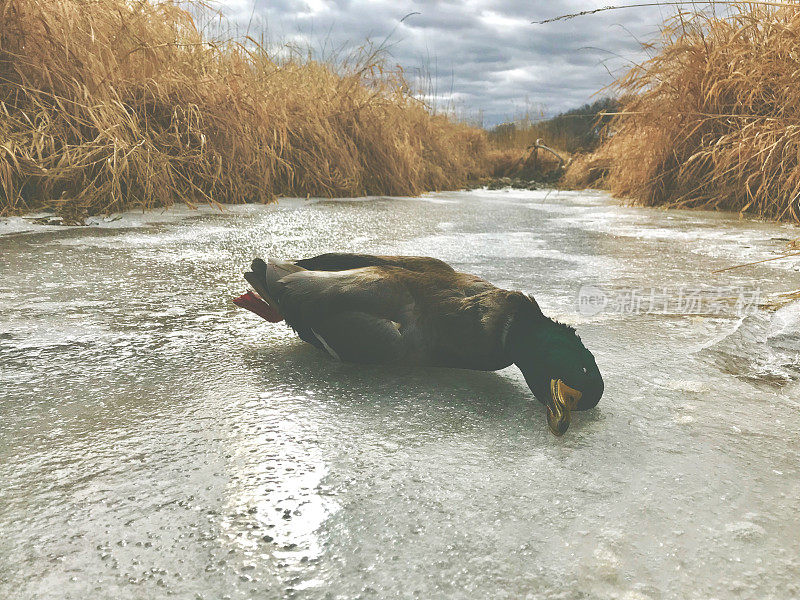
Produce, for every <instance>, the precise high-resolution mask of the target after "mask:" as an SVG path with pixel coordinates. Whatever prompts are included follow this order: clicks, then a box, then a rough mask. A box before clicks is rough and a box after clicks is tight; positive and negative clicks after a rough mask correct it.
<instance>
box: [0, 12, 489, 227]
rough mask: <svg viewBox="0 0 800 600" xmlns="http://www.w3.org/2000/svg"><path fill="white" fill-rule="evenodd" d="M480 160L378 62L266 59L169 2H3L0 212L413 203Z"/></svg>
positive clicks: (467, 139)
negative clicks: (299, 200)
mask: <svg viewBox="0 0 800 600" xmlns="http://www.w3.org/2000/svg"><path fill="white" fill-rule="evenodd" d="M485 153H486V137H485V133H484V132H482V131H480V130H478V129H476V128H472V127H468V126H466V125H461V124H457V123H453V122H451V121H450V120H448V119H446V118H444V117H436V116H432V115H431V114H430V112H429V111H428V110H427V109H426V107H425V106H423V105H422V104H421V103H420V102H419V101H417V100H416V99H415V98H414V97H413V95H412V93H411V91H410V90H409V88H408V86H407V85H406V83H405V82H404V80H403V78H402V74H401V73H398V72H387V71H385V70H384V69H383V66H382V64H381V62H380V57H376V56H375V55H369V54H367V55H365V56H363V57H362V58H361V60H359V61H356V62H355V63H351V65H350V66H349V67H345V68H339V69H335V68H333V67H331V66H330V65H326V64H321V63H319V62H315V61H313V60H299V59H290V60H283V61H281V60H277V59H275V58H274V57H273V56H271V55H270V54H269V53H268V52H267V51H266V49H265V48H263V47H261V46H259V45H257V44H255V43H254V42H253V41H252V40H249V41H248V42H247V43H244V44H243V43H236V42H232V41H227V42H224V41H223V42H213V41H209V40H206V39H204V37H203V36H202V35H201V33H200V32H199V31H198V28H197V27H196V26H195V23H194V21H193V19H192V17H191V15H190V14H189V12H187V11H186V10H183V9H182V8H181V7H179V6H178V5H177V4H175V3H173V2H159V1H155V0H59V1H58V2H54V1H52V0H0V214H10V213H20V212H24V211H28V210H31V209H38V208H42V207H47V208H55V209H57V210H60V211H61V212H64V213H70V212H72V213H76V214H85V213H97V212H107V211H116V210H121V209H125V208H131V207H145V208H149V207H154V206H164V205H169V204H171V203H173V202H176V201H183V202H186V203H187V204H190V205H192V204H195V203H198V202H219V203H229V202H230V203H233V202H252V201H258V202H268V201H271V200H273V199H274V198H276V197H277V196H281V195H302V196H305V195H309V194H310V195H318V196H355V195H362V194H404V195H405V194H408V195H414V194H418V193H420V192H422V191H425V190H437V189H444V188H454V187H459V186H461V185H463V184H464V183H465V182H466V181H467V179H468V178H470V177H472V176H477V175H481V174H483V172H484V170H485V169H486V164H485V160H486V159H485Z"/></svg>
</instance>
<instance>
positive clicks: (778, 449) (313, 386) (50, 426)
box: [0, 191, 800, 600]
mask: <svg viewBox="0 0 800 600" xmlns="http://www.w3.org/2000/svg"><path fill="white" fill-rule="evenodd" d="M3 227H5V229H4V231H5V235H3V236H1V237H0V274H2V277H0V367H1V368H0V416H1V417H2V420H0V482H1V483H2V485H0V532H1V534H2V535H0V597H3V598H24V599H27V598H59V599H60V598H65V599H67V598H73V599H81V600H82V599H85V598H114V599H127V598H131V599H133V598H137V599H138V598H157V597H165V596H170V597H174V598H181V599H184V598H185V599H196V598H205V599H209V600H212V599H221V598H231V599H239V598H279V597H287V598H312V599H316V598H319V599H323V598H325V599H327V598H331V599H333V598H395V597H398V598H404V597H408V598H423V599H428V598H543V599H545V598H546V599H548V600H549V599H554V598H561V599H573V598H574V599H579V598H619V599H627V600H641V599H648V598H650V599H653V600H657V599H667V598H675V599H695V598H697V599H711V598H718V599H722V598H758V599H773V598H774V599H788V598H795V597H797V596H798V595H800V474H799V473H798V469H800V443H798V439H800V393H799V392H800V383H799V382H798V379H799V378H800V372H799V371H798V353H799V352H800V342H798V338H799V337H800V309H799V308H798V305H789V306H786V307H784V308H782V309H781V310H780V311H778V312H768V311H765V310H757V311H755V312H752V311H751V312H750V313H749V314H747V315H744V316H742V317H741V318H740V316H739V314H738V311H737V310H735V309H734V307H733V306H728V307H726V308H724V309H723V310H721V311H716V313H717V314H705V315H697V314H695V315H681V314H669V315H662V314H649V315H648V314H628V313H626V312H624V311H622V312H614V311H611V310H609V309H606V310H604V311H601V312H597V313H596V314H586V311H584V313H581V312H580V311H579V310H578V305H577V303H576V298H577V296H578V293H579V290H580V289H581V287H582V286H585V285H588V286H599V287H605V288H608V289H614V290H620V289H626V288H637V289H645V290H647V289H653V288H665V287H666V288H670V289H673V290H676V289H679V288H680V289H684V288H686V287H689V288H692V287H694V288H702V289H704V290H705V291H706V292H708V291H709V290H711V289H714V288H715V286H726V287H727V286H730V287H733V288H736V287H740V286H748V287H749V286H752V285H753V283H754V282H758V284H759V285H760V287H761V293H762V295H763V296H767V295H768V294H770V293H772V292H785V291H788V290H795V289H798V288H800V272H798V264H800V263H798V262H796V261H795V262H793V261H792V260H784V261H776V262H771V263H764V264H761V265H757V266H753V267H748V268H744V269H739V270H734V271H729V272H725V273H720V274H712V273H711V271H713V270H714V269H717V268H721V267H725V266H729V265H731V264H735V263H737V262H744V261H748V260H759V259H762V258H768V257H770V256H773V255H774V253H775V252H778V251H780V250H781V249H782V248H783V246H784V245H785V243H786V238H791V237H797V236H798V232H797V230H796V229H791V228H788V227H785V226H778V225H770V224H763V223H755V222H748V221H739V220H737V219H735V218H732V217H729V216H723V215H719V214H710V213H699V212H665V211H658V210H648V209H634V208H625V207H620V206H617V205H615V204H614V203H613V202H612V201H610V200H609V199H608V198H607V197H606V196H604V195H602V194H597V193H556V192H551V193H544V192H516V191H496V192H487V191H476V192H462V193H447V194H436V195H431V196H428V197H425V198H421V199H381V198H378V199H366V200H360V201H349V202H348V201H337V202H302V201H290V202H286V203H284V204H282V205H280V206H270V207H263V206H246V207H234V208H231V209H229V210H227V211H226V212H224V213H219V212H214V211H212V210H203V211H201V212H187V211H185V210H183V209H176V210H172V211H167V212H165V213H150V214H148V215H141V214H139V215H135V214H132V215H125V216H124V217H123V218H121V219H118V220H102V219H101V220H98V222H97V224H96V226H93V227H88V228H87V227H83V228H56V227H49V228H48V227H38V226H30V225H29V224H26V222H25V221H23V220H20V219H17V220H12V221H6V223H5V224H4V225H0V230H3ZM331 250H339V251H360V252H381V253H404V254H428V255H432V256H438V257H441V258H443V259H445V260H448V261H450V262H451V263H453V264H454V265H455V266H456V267H459V268H461V269H462V270H466V271H470V272H474V273H477V274H479V275H482V276H484V277H486V278H488V279H490V280H492V281H494V282H496V283H498V284H500V285H503V286H507V287H511V288H517V289H522V290H525V291H528V292H532V293H534V294H535V296H536V297H537V299H538V300H539V302H540V304H541V305H542V307H543V309H544V310H545V311H546V312H547V313H548V314H551V315H553V316H556V317H558V318H559V319H562V320H565V321H568V322H573V323H575V324H577V326H578V331H579V333H580V334H581V336H582V337H583V339H584V341H585V342H586V345H587V346H588V347H589V348H590V349H592V350H593V351H594V353H595V354H596V356H597V361H598V363H599V365H600V368H601V369H602V371H603V373H604V376H605V380H606V395H605V397H604V398H603V400H602V402H601V403H600V405H599V407H598V408H597V409H595V410H594V411H591V412H589V413H583V414H579V415H577V416H576V417H575V418H574V419H573V425H572V427H571V428H570V430H569V431H568V433H567V435H565V436H564V437H563V438H561V439H556V438H554V437H553V436H552V435H550V434H549V433H548V431H547V427H546V425H545V420H544V415H543V410H542V408H541V406H540V405H539V404H538V403H537V402H535V401H532V396H531V394H530V392H529V391H528V389H527V387H526V386H525V384H524V381H523V379H522V377H521V375H520V374H519V373H518V372H517V371H516V370H515V368H513V367H512V368H510V369H507V370H505V371H502V372H499V373H477V372H465V371H457V370H436V369H417V370H414V369H408V368H376V367H363V366H357V365H350V364H342V363H337V362H333V361H331V360H329V359H328V358H326V356H325V355H323V354H321V353H320V352H318V351H317V350H316V349H314V348H313V347H311V346H308V345H305V344H303V343H301V342H300V341H299V340H298V339H296V338H295V337H294V336H293V335H292V334H291V333H290V331H289V330H288V329H287V328H286V327H285V326H284V325H283V324H280V325H270V324H268V323H266V322H264V321H260V320H259V319H258V318H257V317H255V316H254V315H252V314H250V313H248V312H245V311H243V310H239V309H236V308H234V306H233V305H232V304H231V302H230V299H231V297H232V296H234V295H237V294H239V293H241V292H242V291H244V289H245V287H246V286H245V285H244V281H243V280H242V277H241V274H242V271H243V270H244V269H245V267H246V266H247V265H248V263H249V261H250V259H251V258H252V257H253V256H254V255H261V256H263V255H266V254H272V255H275V256H278V257H298V256H309V255H313V254H316V253H320V252H325V251H331Z"/></svg>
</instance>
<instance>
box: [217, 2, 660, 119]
mask: <svg viewBox="0 0 800 600" xmlns="http://www.w3.org/2000/svg"><path fill="white" fill-rule="evenodd" d="M620 3H623V2H620ZM608 4H611V2H610V0H497V1H493V0H461V1H458V0H221V5H222V7H223V11H224V12H225V13H226V14H227V15H228V16H229V17H231V18H233V19H235V20H236V21H237V22H238V23H240V24H241V26H242V27H243V28H246V27H247V26H248V25H249V27H250V31H251V33H255V32H260V31H265V32H266V33H267V34H268V36H269V38H270V39H271V40H272V41H273V42H278V41H280V42H289V43H292V44H295V45H298V46H300V47H310V48H312V49H313V51H314V52H315V53H318V54H325V55H330V54H331V52H333V51H339V52H347V51H348V49H350V48H353V47H357V46H360V45H362V44H363V43H364V41H365V40H367V39H369V40H372V41H373V42H374V43H381V42H383V41H384V40H386V39H387V38H388V41H386V45H387V52H388V57H387V60H388V61H389V62H390V63H391V64H398V65H400V66H402V67H403V69H404V70H405V71H406V74H407V76H408V77H409V79H411V80H414V79H416V78H418V77H419V76H420V75H422V80H419V79H418V81H417V83H418V84H420V82H421V81H424V80H425V79H426V75H429V76H430V82H431V83H430V84H429V85H428V86H427V87H428V90H429V91H430V89H431V87H433V90H434V91H435V92H436V94H437V96H438V99H439V102H443V103H445V104H446V103H448V102H452V103H454V104H455V105H456V106H457V107H458V109H459V111H460V112H461V113H462V114H466V115H468V116H471V117H473V118H474V117H476V116H477V115H480V114H482V115H483V119H484V123H485V124H486V125H487V126H491V125H493V124H496V123H498V122H502V121H505V120H509V119H512V118H514V117H516V116H520V115H521V114H523V113H525V112H526V111H529V112H533V113H535V114H542V113H543V114H546V115H552V114H555V113H557V112H561V111H563V110H566V109H569V108H574V107H578V106H581V105H583V104H585V103H587V102H590V101H592V100H593V99H594V98H593V95H594V94H596V93H597V92H598V90H601V89H602V88H603V87H605V86H606V85H608V84H609V83H610V82H611V81H612V80H613V75H618V74H620V72H622V71H624V69H625V68H626V65H629V64H630V61H637V60H641V59H642V56H643V53H642V50H641V45H640V42H646V41H653V40H654V39H655V38H656V37H657V34H658V26H659V24H660V23H661V22H662V21H663V19H664V17H666V16H668V15H669V14H671V12H672V11H671V9H668V8H662V7H648V8H636V9H627V10H621V11H611V12H606V13H601V14H597V15H593V16H585V17H580V18H577V19H572V20H569V21H564V22H558V23H551V24H546V25H537V24H532V23H531V22H532V21H538V20H543V19H546V18H549V17H553V16H557V15H561V14H565V13H571V12H576V11H580V10H587V9H592V8H597V7H600V6H607V5H608ZM409 13H419V14H410V15H409ZM406 15H408V16H406ZM403 17H405V19H404V20H403V21H402V22H401V19H403Z"/></svg>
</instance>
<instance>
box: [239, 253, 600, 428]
mask: <svg viewBox="0 0 800 600" xmlns="http://www.w3.org/2000/svg"><path fill="white" fill-rule="evenodd" d="M245 278H246V279H247V281H248V282H249V283H250V285H251V286H252V287H253V288H254V290H255V292H256V293H257V295H256V294H253V293H251V292H249V293H247V294H245V295H243V296H240V297H239V298H236V299H235V300H234V302H235V303H236V304H237V305H239V306H242V307H244V308H247V309H248V310H251V311H252V312H254V313H256V314H259V315H260V316H262V317H263V318H265V319H267V320H269V321H273V322H275V321H280V320H283V319H285V321H286V323H287V324H288V325H290V326H291V327H292V328H293V329H294V330H295V332H297V334H298V335H299V337H300V338H301V339H302V340H304V341H306V342H308V343H310V344H312V345H314V346H316V347H317V348H319V349H320V350H323V351H324V352H326V353H328V354H329V355H330V356H332V357H333V358H336V359H339V360H344V361H350V362H356V363H372V364H409V365H420V366H435V367H455V368H463V369H475V370H485V371H494V370H497V369H502V368H505V367H508V366H509V365H511V364H512V363H513V364H517V366H519V367H520V369H521V370H522V371H523V374H524V375H525V379H526V381H527V382H528V384H529V386H530V387H531V390H533V392H534V394H535V395H536V397H537V398H539V400H541V401H542V402H543V403H545V404H546V405H548V406H550V405H551V404H553V402H554V399H555V401H557V400H558V398H559V394H560V392H559V389H560V388H558V387H557V386H556V387H553V386H554V385H556V383H555V382H556V381H557V379H554V378H553V377H556V376H557V375H554V374H553V371H558V372H559V373H562V375H561V376H558V381H563V380H569V381H570V382H571V385H579V384H581V382H582V381H583V380H584V379H586V377H587V373H589V371H590V370H592V372H594V371H596V372H597V377H599V371H597V366H596V364H595V363H594V358H593V357H592V355H591V353H589V352H588V350H586V349H585V348H584V347H583V345H582V343H581V342H580V339H579V338H578V337H577V336H576V335H575V333H574V330H573V329H572V328H569V327H567V326H565V325H562V324H560V323H556V322H555V321H552V320H550V319H547V317H545V316H544V315H543V314H542V312H541V310H540V309H539V306H538V304H537V303H536V301H535V300H534V299H533V298H532V297H531V296H527V295H525V294H523V293H521V292H517V291H509V290H504V289H501V288H498V287H496V286H494V285H492V284H491V283H489V282H488V281H486V280H485V279H482V278H480V277H477V276H475V275H469V274H466V273H459V272H458V271H456V270H454V269H453V268H452V267H451V266H450V265H448V264H447V263H445V262H443V261H441V260H438V259H435V258H428V257H417V256H374V255H366V254H342V253H331V254H323V255H320V256H316V257H313V258H307V259H301V260H295V261H278V260H274V259H270V260H269V261H268V262H264V261H263V260H261V259H258V258H257V259H255V260H254V261H253V263H252V265H251V271H250V272H248V273H245ZM550 348H552V349H553V351H552V352H550V353H549V354H548V349H550ZM550 354H552V356H550ZM587 355H588V357H587ZM554 357H555V358H554ZM553 360H556V361H557V362H556V363H555V364H554V363H553ZM561 363H568V364H561ZM579 369H580V370H579ZM579 380H580V381H579ZM586 382H589V380H588V379H586ZM587 384H588V383H587ZM599 385H600V386H601V387H600V389H599V393H597V391H596V390H594V391H593V393H591V394H590V395H588V396H587V395H585V394H583V393H582V392H576V389H575V388H573V387H569V386H565V387H564V388H563V389H564V390H571V391H572V392H575V394H576V396H575V397H573V400H574V401H573V406H567V407H566V409H565V410H566V415H567V417H566V418H567V421H566V422H567V425H568V423H569V421H568V417H569V409H570V408H577V409H578V410H581V409H582V408H587V407H590V406H589V404H590V405H591V406H594V404H596V403H597V401H598V400H599V395H601V394H602V379H600V380H599ZM584 387H586V386H584ZM595 387H596V386H595ZM569 393H571V392H564V394H566V396H564V398H567V397H568V396H569ZM582 395H584V396H585V397H584V398H583V400H584V402H583V405H581V404H580V402H579V401H578V400H579V399H580V397H581V396H582ZM595 396H596V400H594V399H593V398H594V397H595ZM576 398H577V399H576ZM587 401H588V403H587ZM565 402H566V403H567V404H569V399H567V400H565ZM592 402H593V403H592ZM553 410H555V411H556V412H558V410H559V407H558V406H557V402H556V404H554V405H553ZM548 414H549V413H548ZM548 418H550V417H548ZM563 429H564V430H565V429H566V427H563ZM551 430H552V431H553V432H554V433H556V434H557V435H560V433H563V431H560V433H559V432H558V431H556V430H555V429H554V428H553V425H552V424H551Z"/></svg>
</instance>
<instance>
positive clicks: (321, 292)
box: [270, 265, 414, 363]
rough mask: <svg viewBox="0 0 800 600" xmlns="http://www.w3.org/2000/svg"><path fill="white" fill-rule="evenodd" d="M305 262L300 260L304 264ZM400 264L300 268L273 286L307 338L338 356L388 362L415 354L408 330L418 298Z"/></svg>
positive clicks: (283, 311)
mask: <svg viewBox="0 0 800 600" xmlns="http://www.w3.org/2000/svg"><path fill="white" fill-rule="evenodd" d="M298 266H300V265H298ZM394 271H396V270H395V269H392V268H385V267H365V268H359V269H351V270H346V271H297V272H295V273H290V274H288V275H285V276H284V277H282V278H281V279H279V280H278V281H276V282H275V283H273V284H272V285H271V286H270V292H271V293H272V296H273V298H274V299H275V301H276V302H277V304H278V306H279V307H280V312H281V314H283V315H284V317H285V318H286V322H287V323H288V324H289V325H291V326H292V328H294V330H295V331H296V332H297V333H298V335H299V336H300V338H301V339H303V340H304V341H306V342H309V343H311V344H313V345H315V346H317V347H318V348H321V349H323V350H325V351H326V352H328V353H329V354H330V355H331V356H333V357H334V358H337V359H341V360H346V361H352V362H363V363H388V362H396V361H402V360H405V358H406V357H408V356H410V355H411V350H412V348H411V346H412V345H413V342H412V341H411V340H410V338H408V337H404V335H403V329H404V326H405V324H407V323H408V321H409V320H410V318H411V312H412V309H413V305H414V299H413V297H412V295H411V293H410V292H409V290H408V289H407V287H406V286H405V285H404V283H403V281H402V277H398V276H397V273H396V272H394Z"/></svg>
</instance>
